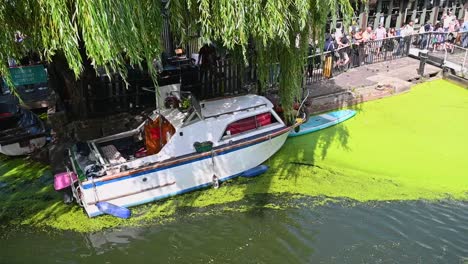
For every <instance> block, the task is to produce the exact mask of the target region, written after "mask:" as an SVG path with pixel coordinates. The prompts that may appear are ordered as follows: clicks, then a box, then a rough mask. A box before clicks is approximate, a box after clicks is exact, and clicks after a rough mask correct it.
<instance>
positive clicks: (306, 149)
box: [0, 80, 468, 232]
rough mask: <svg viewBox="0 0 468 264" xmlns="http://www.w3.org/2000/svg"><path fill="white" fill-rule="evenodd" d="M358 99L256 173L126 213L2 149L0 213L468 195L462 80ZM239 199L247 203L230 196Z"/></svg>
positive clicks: (59, 215)
mask: <svg viewBox="0 0 468 264" xmlns="http://www.w3.org/2000/svg"><path fill="white" fill-rule="evenodd" d="M355 108H356V110H357V111H358V113H357V115H356V116H355V117H354V118H352V119H350V120H348V121H346V122H344V123H341V124H339V125H336V126H333V127H331V128H328V129H325V130H322V131H319V132H316V133H312V134H309V135H304V136H300V137H295V138H290V139H288V140H287V142H286V144H285V145H284V146H283V148H282V149H281V150H280V151H279V152H278V153H277V154H276V155H275V156H273V157H272V158H271V159H270V160H268V161H267V162H266V164H268V165H269V166H270V169H269V171H268V172H267V173H265V174H263V175H262V176H260V177H257V178H254V179H235V180H232V181H229V182H227V183H224V184H223V185H222V187H221V188H219V189H216V190H215V189H205V190H202V191H197V192H192V193H189V194H186V195H181V196H177V197H173V198H171V199H167V200H164V201H159V202H156V203H152V204H148V205H143V206H139V207H135V208H132V214H133V217H132V218H131V219H129V220H121V219H117V218H113V217H111V216H101V217H97V218H93V219H89V218H88V217H87V216H86V214H85V213H84V212H83V210H82V209H81V208H80V207H78V206H77V205H65V204H63V203H62V201H61V196H60V194H58V193H56V192H55V191H54V190H53V187H52V175H51V173H50V172H49V171H48V170H47V167H46V166H43V165H40V164H37V163H34V162H31V161H29V160H28V159H27V158H19V159H6V158H5V157H0V223H2V225H10V224H26V225H32V226H36V227H53V228H57V229H68V230H75V231H83V232H86V231H96V230H100V229H103V228H108V227H117V226H127V225H139V224H145V223H152V222H155V221H170V220H171V219H172V218H173V216H174V214H175V212H177V211H181V210H182V211H183V210H184V209H186V208H192V209H193V208H200V207H203V208H207V207H208V206H210V205H224V206H221V207H219V206H218V207H216V208H217V210H219V208H222V210H227V211H230V210H249V207H250V206H252V207H257V208H258V207H262V208H273V209H279V208H281V207H282V206H285V205H284V204H281V205H278V204H275V203H272V202H271V201H270V200H269V199H264V198H262V199H256V198H255V197H257V196H258V197H260V196H261V195H262V194H269V195H272V196H277V197H278V196H281V195H285V194H287V195H285V196H284V197H288V198H287V199H294V197H295V196H297V197H299V196H313V197H321V198H320V199H317V200H316V201H317V202H316V203H315V204H320V203H323V202H327V201H328V200H333V199H342V198H345V199H348V200H354V201H356V202H368V201H389V200H417V199H425V200H439V199H458V200H467V199H468V134H467V131H468V90H465V89H463V88H461V87H459V86H456V85H454V84H452V83H450V82H447V81H443V80H437V81H432V82H427V83H424V84H420V85H417V86H415V87H413V89H412V90H411V92H409V93H406V94H402V95H398V96H394V97H390V98H385V99H382V100H379V101H373V102H368V103H364V104H360V105H358V106H356V107H355ZM233 162H235V161H233ZM245 199H248V200H249V201H252V203H242V204H243V205H242V206H239V205H238V203H235V202H238V201H242V200H245Z"/></svg>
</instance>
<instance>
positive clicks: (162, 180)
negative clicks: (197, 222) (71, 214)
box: [69, 95, 300, 217]
mask: <svg viewBox="0 0 468 264" xmlns="http://www.w3.org/2000/svg"><path fill="white" fill-rule="evenodd" d="M297 125H300V119H299V120H297V121H296V124H293V125H292V126H288V125H286V124H285V123H284V121H283V120H281V118H280V117H279V116H278V114H277V113H276V112H275V111H274V110H273V104H272V103H271V102H270V101H269V100H268V99H266V98H265V97H262V96H258V95H243V96H236V97H230V98H223V99H217V100H207V101H202V102H199V101H197V100H196V99H195V98H194V97H191V107H190V108H189V110H188V111H187V112H186V113H182V112H180V111H179V110H178V109H177V108H168V109H161V110H158V111H154V112H152V113H151V114H150V115H148V116H147V120H146V121H144V122H142V123H141V124H140V125H138V126H137V127H136V128H135V129H132V130H130V131H126V132H123V133H119V134H116V135H111V136H107V137H103V138H99V139H95V140H91V141H88V142H85V143H79V144H77V145H75V146H74V147H72V148H71V149H70V150H69V157H70V160H71V166H72V168H73V171H74V172H75V173H76V174H77V175H78V180H76V181H75V182H74V184H72V190H73V195H74V197H75V198H76V200H77V202H78V203H79V204H80V205H82V206H83V207H84V209H85V211H86V212H87V214H88V215H89V216H90V217H93V216H97V215H100V214H102V213H103V212H102V211H100V210H99V208H98V207H97V206H96V205H97V203H99V202H108V203H111V204H113V205H116V206H121V207H131V206H135V205H139V204H143V203H148V202H151V201H155V200H159V199H163V198H166V197H169V196H174V195H177V194H182V193H185V192H189V191H192V190H196V189H199V188H203V187H208V186H211V185H215V186H216V185H217V184H218V183H219V182H221V181H225V180H228V179H231V178H234V177H238V176H241V175H242V174H243V173H244V172H246V171H248V170H250V169H252V168H255V167H257V166H258V165H260V164H261V163H263V162H264V161H265V160H267V159H268V158H269V157H271V156H272V155H273V154H274V153H275V152H277V151H278V150H279V149H280V148H281V146H282V145H283V144H284V142H285V141H286V139H287V137H288V134H289V132H290V131H291V130H292V129H293V128H294V127H295V126H297Z"/></svg>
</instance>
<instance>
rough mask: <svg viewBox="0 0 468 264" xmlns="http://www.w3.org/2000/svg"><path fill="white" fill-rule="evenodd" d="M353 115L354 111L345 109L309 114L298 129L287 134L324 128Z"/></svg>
mask: <svg viewBox="0 0 468 264" xmlns="http://www.w3.org/2000/svg"><path fill="white" fill-rule="evenodd" d="M354 115H356V111H354V110H350V109H346V110H338V111H333V112H328V113H324V114H320V115H316V116H311V117H309V120H308V121H307V122H305V123H303V124H302V125H300V126H299V129H296V130H297V131H291V133H290V134H289V136H290V137H296V136H300V135H305V134H309V133H312V132H315V131H319V130H322V129H324V128H327V127H330V126H333V125H336V124H338V123H341V122H343V121H346V120H348V119H350V118H351V117H353V116H354Z"/></svg>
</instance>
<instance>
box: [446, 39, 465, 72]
mask: <svg viewBox="0 0 468 264" xmlns="http://www.w3.org/2000/svg"><path fill="white" fill-rule="evenodd" d="M444 61H445V63H444V65H445V66H446V67H449V68H451V69H453V70H454V71H455V72H457V73H460V74H461V75H462V76H466V75H468V49H466V48H463V47H459V46H454V47H453V48H452V49H451V50H446V51H445V57H444Z"/></svg>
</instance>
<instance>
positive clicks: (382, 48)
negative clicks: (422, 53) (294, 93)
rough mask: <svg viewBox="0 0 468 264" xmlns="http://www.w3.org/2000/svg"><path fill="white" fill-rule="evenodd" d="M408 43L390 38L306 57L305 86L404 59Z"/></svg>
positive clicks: (408, 41) (405, 38) (404, 40)
mask: <svg viewBox="0 0 468 264" xmlns="http://www.w3.org/2000/svg"><path fill="white" fill-rule="evenodd" d="M410 41H411V38H410V37H404V38H403V37H392V38H387V39H383V40H373V41H367V42H362V43H360V44H351V45H349V46H346V47H342V48H339V49H337V50H335V51H333V52H324V53H321V54H316V55H311V56H309V57H307V64H306V67H305V69H306V70H305V75H304V78H305V84H306V85H310V84H312V83H314V82H318V81H322V80H325V79H329V78H331V77H333V76H336V75H339V74H341V73H343V72H344V71H347V70H348V69H350V68H356V67H360V66H362V65H367V64H373V63H378V62H384V61H390V60H394V59H397V58H402V57H405V56H407V55H408V52H409V48H410Z"/></svg>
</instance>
